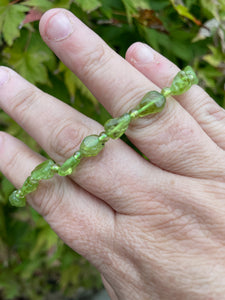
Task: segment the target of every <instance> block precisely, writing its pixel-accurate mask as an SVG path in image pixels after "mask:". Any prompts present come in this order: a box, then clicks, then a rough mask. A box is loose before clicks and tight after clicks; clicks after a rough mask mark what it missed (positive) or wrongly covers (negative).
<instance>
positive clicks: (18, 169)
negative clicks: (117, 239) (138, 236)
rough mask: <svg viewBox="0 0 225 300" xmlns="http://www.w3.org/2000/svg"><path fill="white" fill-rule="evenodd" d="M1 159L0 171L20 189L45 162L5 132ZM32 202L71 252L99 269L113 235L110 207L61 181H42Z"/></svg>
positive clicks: (0, 137)
mask: <svg viewBox="0 0 225 300" xmlns="http://www.w3.org/2000/svg"><path fill="white" fill-rule="evenodd" d="M0 156H1V160H0V171H1V172H2V173H3V174H4V175H5V176H6V177H7V178H8V179H9V180H10V181H11V182H12V183H13V184H14V185H15V186H16V187H20V186H21V185H22V184H23V182H24V180H25V178H26V177H27V176H29V173H30V171H31V170H32V169H33V168H34V167H35V166H36V165H37V164H39V163H41V162H42V161H43V158H42V157H41V156H40V155H38V154H37V153H34V152H33V151H32V150H31V149H29V148H28V147H27V146H26V145H24V144H23V143H22V142H21V141H19V140H17V139H16V138H14V137H12V136H10V135H8V134H6V133H4V132H0ZM28 201H29V203H30V204H31V205H32V206H33V207H34V208H35V209H36V210H37V211H38V212H39V213H40V214H42V215H43V216H44V217H45V219H46V221H47V222H48V223H49V224H50V226H51V227H52V229H53V230H54V231H55V232H56V233H57V234H58V235H59V236H60V237H61V238H62V239H63V240H64V241H65V242H66V243H67V244H68V245H69V246H70V247H71V248H73V249H74V250H75V251H77V252H79V253H80V254H82V255H84V256H85V257H87V258H88V259H89V260H91V261H92V263H95V265H98V260H99V258H97V257H96V256H97V253H98V252H99V247H100V248H101V250H102V254H103V253H104V249H106V248H107V243H109V244H110V243H111V241H108V237H109V236H110V235H111V234H112V230H113V220H114V213H113V211H112V210H111V209H110V208H109V206H108V205H106V204H105V203H104V202H102V201H100V200H99V199H97V198H96V197H94V196H92V195H90V194H89V193H88V192H86V191H84V190H83V189H81V188H80V187H79V186H77V185H75V184H73V183H72V182H71V180H69V179H67V178H61V177H54V178H53V179H52V180H50V181H48V182H44V181H42V182H41V183H40V186H39V187H38V190H37V191H36V192H35V193H33V194H31V195H30V196H29V197H28ZM96 241H97V242H96ZM107 241H108V242H107ZM109 244H108V245H109Z"/></svg>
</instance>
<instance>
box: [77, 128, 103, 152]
mask: <svg viewBox="0 0 225 300" xmlns="http://www.w3.org/2000/svg"><path fill="white" fill-rule="evenodd" d="M103 147H104V143H103V142H102V141H100V140H99V138H98V135H96V134H93V135H89V136H87V137H86V138H84V139H83V141H82V143H81V145H80V152H81V155H82V156H84V157H89V156H96V155H97V154H98V153H99V152H100V151H101V150H102V149H103Z"/></svg>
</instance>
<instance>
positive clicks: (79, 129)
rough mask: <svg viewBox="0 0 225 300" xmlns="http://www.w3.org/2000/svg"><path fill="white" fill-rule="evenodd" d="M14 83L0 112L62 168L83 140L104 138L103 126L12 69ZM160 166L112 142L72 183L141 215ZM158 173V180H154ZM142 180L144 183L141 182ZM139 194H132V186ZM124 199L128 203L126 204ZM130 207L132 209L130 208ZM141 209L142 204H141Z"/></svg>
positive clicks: (0, 94)
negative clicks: (146, 189)
mask: <svg viewBox="0 0 225 300" xmlns="http://www.w3.org/2000/svg"><path fill="white" fill-rule="evenodd" d="M0 71H5V72H7V75H8V76H9V78H8V79H7V82H5V84H3V85H2V86H1V89H0V107H1V108H3V109H4V111H5V112H7V113H8V114H9V115H10V116H11V117H12V118H13V119H14V120H15V121H16V122H17V123H19V124H20V125H21V126H22V127H23V128H24V129H25V130H26V131H27V132H28V133H29V134H30V135H31V136H32V137H33V138H34V139H35V140H36V141H37V142H38V144H39V145H40V146H41V147H42V148H43V149H44V150H45V151H46V152H47V153H48V154H49V156H50V157H51V158H53V159H54V160H55V161H56V162H57V163H59V164H62V163H63V162H64V161H65V160H66V159H67V158H69V157H70V156H72V155H73V153H74V152H75V151H76V150H78V149H79V146H80V143H81V141H82V140H83V138H84V137H85V136H87V135H91V134H99V133H100V132H101V131H102V130H103V128H102V126H101V125H100V124H98V123H97V122H95V121H94V120H91V119H89V118H88V117H86V116H84V115H82V114H81V113H79V112H78V111H76V110H74V109H72V108H71V107H69V106H68V105H66V104H65V103H63V102H61V101H59V100H57V99H55V98H54V97H51V96H49V95H47V94H45V93H43V92H42V91H40V90H39V89H38V88H36V87H34V86H33V85H32V84H30V83H29V82H27V81H26V80H25V79H23V78H22V77H21V76H19V75H18V74H17V73H15V72H14V71H12V70H10V69H8V68H0ZM156 169H157V168H156V167H154V166H152V165H150V164H146V160H144V159H143V158H142V157H141V156H140V155H138V154H137V153H136V152H135V151H134V150H132V149H131V148H130V147H128V146H127V145H126V144H125V143H123V142H122V141H121V140H117V141H109V142H108V143H107V144H106V145H105V149H104V151H102V153H100V154H99V155H98V156H96V157H92V158H89V159H87V160H83V161H81V163H80V166H78V168H77V170H76V171H75V172H74V174H72V175H71V178H72V179H74V180H75V181H76V182H77V183H78V184H79V185H80V186H82V187H83V188H84V189H86V190H87V191H89V192H90V193H92V194H94V195H95V196H96V197H98V198H101V199H102V200H104V201H105V202H107V203H108V204H109V205H110V206H111V207H112V208H113V209H114V210H116V211H118V212H121V213H122V212H123V213H134V212H136V213H137V199H138V198H140V196H139V195H140V194H142V193H143V192H142V191H143V190H144V187H145V186H146V185H148V186H149V188H151V187H152V186H153V185H154V184H155V183H156V182H155V181H156V180H157V179H156V177H157V176H156V172H157V173H158V172H159V173H160V174H159V176H162V174H161V173H162V172H161V171H160V170H157V171H156ZM153 174H154V176H155V179H154V180H151V185H150V184H149V183H150V182H149V178H150V177H152V176H153ZM137 178H138V179H139V181H138V182H137ZM134 186H135V190H134V191H133V193H132V195H130V189H131V187H134ZM121 198H123V201H121ZM128 204H129V205H128ZM138 206H139V208H140V209H141V203H139V205H138Z"/></svg>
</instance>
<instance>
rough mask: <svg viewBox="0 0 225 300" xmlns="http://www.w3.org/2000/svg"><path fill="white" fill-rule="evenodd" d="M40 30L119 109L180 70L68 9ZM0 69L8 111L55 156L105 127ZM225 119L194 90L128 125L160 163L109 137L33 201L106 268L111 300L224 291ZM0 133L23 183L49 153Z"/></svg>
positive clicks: (8, 169)
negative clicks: (116, 40)
mask: <svg viewBox="0 0 225 300" xmlns="http://www.w3.org/2000/svg"><path fill="white" fill-rule="evenodd" d="M40 32H41V35H42V37H43V39H44V41H45V42H46V43H47V44H48V46H49V47H50V48H51V49H52V50H53V51H54V52H55V53H56V55H57V56H58V57H59V58H60V59H61V60H62V61H63V62H64V63H65V64H66V65H67V66H69V67H70V68H71V70H72V71H73V72H74V73H75V74H76V75H78V76H79V77H80V79H81V80H82V81H83V82H84V83H85V84H86V85H87V87H88V88H89V89H90V91H91V92H92V93H93V94H94V95H95V96H96V97H97V99H98V100H99V101H100V102H101V103H102V104H103V105H104V106H105V107H106V109H107V110H108V111H109V112H110V113H111V114H112V115H113V116H119V115H121V114H122V113H125V112H127V111H129V110H130V109H132V108H133V107H134V106H135V105H136V104H137V103H138V102H139V101H140V99H141V98H142V97H143V95H144V94H145V93H146V92H148V91H150V90H159V89H160V88H162V87H165V86H168V85H169V84H170V83H171V82H170V81H171V80H172V78H173V77H174V75H175V74H176V73H177V71H178V68H177V67H176V66H174V65H173V64H172V63H171V62H169V61H168V60H167V59H166V58H164V57H162V56H161V55H160V54H158V53H156V52H155V51H154V50H152V49H150V48H149V47H148V46H146V45H143V44H141V43H136V44H134V45H132V46H131V47H130V48H129V49H128V51H127V55H126V60H127V61H126V60H124V59H123V58H121V57H120V56H118V55H117V54H116V53H115V52H114V51H112V49H110V48H109V47H108V46H107V45H106V44H105V43H104V42H103V41H102V40H101V39H100V38H99V37H98V36H97V35H96V34H95V33H93V32H92V31H91V30H90V29H89V28H87V27H86V26H85V25H84V24H83V23H82V22H81V21H80V20H78V19H77V18H76V17H75V16H73V15H72V14H71V13H70V12H68V11H65V10H61V9H54V10H50V11H48V12H47V13H45V15H44V16H43V17H42V19H41V22H40ZM132 65H133V66H132ZM144 75H145V76H144ZM0 76H1V77H0V83H1V88H0V107H1V108H2V109H4V111H5V112H7V113H8V114H9V115H11V116H12V117H13V118H14V119H15V120H16V121H17V122H18V123H19V124H20V125H21V126H23V128H24V129H25V130H26V131H27V132H28V133H29V134H30V135H31V136H33V137H34V138H35V139H36V140H37V142H38V143H39V144H40V145H41V147H42V148H43V149H44V150H45V151H46V152H47V153H48V154H49V155H50V157H52V158H53V159H54V160H55V161H56V162H57V163H59V164H61V163H62V162H64V161H65V159H66V158H68V157H70V156H71V155H72V154H73V153H74V152H75V150H77V149H78V148H79V145H80V143H81V141H82V140H83V138H84V137H85V136H87V135H89V134H94V133H100V132H101V131H102V130H103V129H102V126H101V125H100V124H98V123H96V122H95V121H93V120H91V119H89V118H87V117H86V116H84V115H82V114H80V113H79V112H78V111H75V110H74V109H72V108H71V107H69V106H67V105H66V104H64V103H62V102H60V101H59V100H57V99H55V98H53V97H51V96H49V95H47V94H45V93H43V92H42V91H40V90H39V89H37V88H36V87H34V86H32V85H31V84H30V83H28V82H27V81H26V80H24V79H23V78H21V77H20V76H19V75H18V74H16V73H15V72H13V71H12V70H10V69H7V68H5V67H1V71H0ZM4 76H5V77H4ZM224 127H225V113H224V110H223V109H222V108H220V107H219V106H218V105H217V104H216V103H215V102H214V101H213V100H212V99H211V98H210V97H209V96H208V95H207V94H206V93H205V92H204V91H203V90H202V89H201V88H200V87H198V86H194V87H192V88H191V90H190V91H188V92H186V93H185V94H184V95H182V96H179V97H176V99H173V98H169V99H168V101H167V105H166V107H165V109H164V110H163V111H162V112H161V113H159V114H156V115H151V116H148V117H144V118H141V119H138V120H135V121H133V122H132V124H131V125H130V127H129V129H128V130H127V132H126V134H127V136H128V137H129V139H130V140H131V141H132V143H134V144H135V145H136V146H137V147H138V148H139V150H140V151H141V152H143V153H144V154H145V156H146V157H148V158H149V160H150V161H147V160H145V159H144V158H143V157H141V156H140V155H139V154H137V153H136V152H135V151H134V150H133V149H132V148H130V147H129V146H128V145H127V144H125V143H124V142H123V141H121V140H117V141H109V142H107V144H106V146H105V149H104V150H103V151H102V152H101V153H100V154H99V155H98V156H96V157H93V158H90V159H87V160H83V161H82V162H81V164H80V165H79V166H78V168H77V171H76V172H75V173H74V174H73V175H72V176H70V178H67V177H66V178H62V177H54V178H53V179H52V180H51V181H43V182H41V184H40V187H39V188H38V190H37V191H36V192H35V193H34V194H31V196H29V198H28V200H29V203H30V204H31V205H32V206H33V207H34V208H35V209H36V210H37V211H38V212H39V213H41V214H42V215H43V217H44V218H45V219H46V220H47V222H49V224H50V225H51V227H52V228H53V230H55V232H56V233H57V234H58V235H59V236H60V237H61V238H62V239H63V240H64V241H65V243H67V244H68V245H69V246H70V247H71V248H73V249H74V250H75V251H77V252H79V253H80V254H81V255H83V256H85V257H86V258H87V259H88V260H90V261H91V262H92V263H93V264H94V265H95V266H96V267H97V268H98V269H99V271H100V272H101V274H102V278H103V282H104V284H105V286H106V288H107V290H108V293H109V295H110V297H111V299H123V300H124V299H165V300H168V299H173V300H174V299H179V300H180V299H182V300H185V299H191V300H195V299H196V300H201V299H202V300H203V299H204V300H205V299H225V296H224V295H225V279H224V273H225V254H224V253H225V242H224V240H225V204H224V199H225V175H224V174H225V165H224V161H225V153H224V149H225V133H224ZM0 141H1V143H0V156H1V161H0V170H1V171H2V172H3V173H4V174H5V176H7V177H8V178H9V180H10V181H12V182H13V184H14V185H15V186H16V187H18V188H19V187H21V185H22V184H23V182H24V180H25V178H26V177H27V176H29V174H30V172H31V170H32V169H34V167H35V166H36V165H37V164H39V163H41V162H42V161H43V160H44V158H43V157H40V155H38V154H36V153H34V152H33V151H31V150H30V149H29V148H28V147H27V146H26V145H24V144H23V143H22V142H20V141H19V140H17V139H15V138H13V137H11V136H9V135H7V134H6V133H3V132H0Z"/></svg>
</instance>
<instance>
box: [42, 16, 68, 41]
mask: <svg viewBox="0 0 225 300" xmlns="http://www.w3.org/2000/svg"><path fill="white" fill-rule="evenodd" d="M72 32H73V27H72V24H71V22H70V20H69V19H68V17H67V15H66V13H62V12H59V13H58V14H56V15H54V16H53V17H52V18H51V19H50V20H49V22H48V24H47V29H46V35H47V37H48V39H49V40H55V41H61V40H63V39H65V38H67V37H68V36H69V35H70V34H71V33H72Z"/></svg>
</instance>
